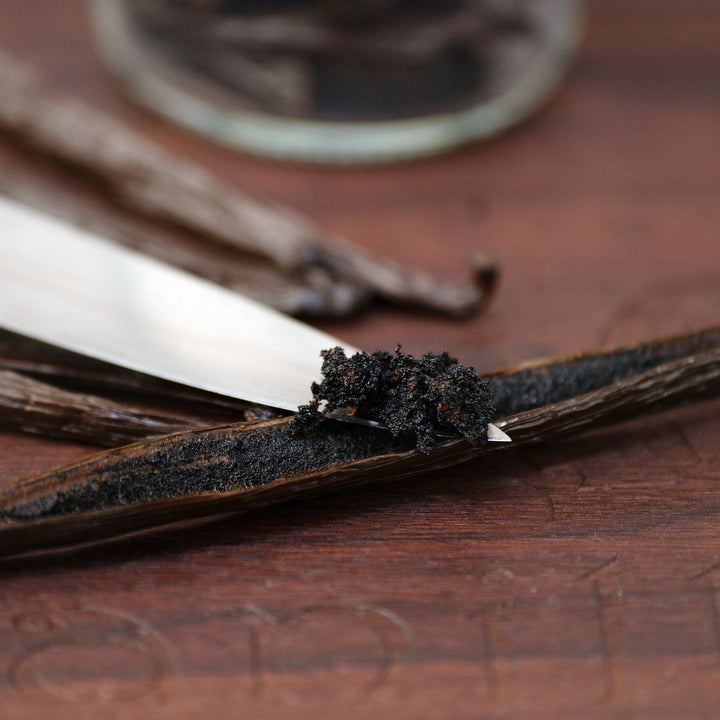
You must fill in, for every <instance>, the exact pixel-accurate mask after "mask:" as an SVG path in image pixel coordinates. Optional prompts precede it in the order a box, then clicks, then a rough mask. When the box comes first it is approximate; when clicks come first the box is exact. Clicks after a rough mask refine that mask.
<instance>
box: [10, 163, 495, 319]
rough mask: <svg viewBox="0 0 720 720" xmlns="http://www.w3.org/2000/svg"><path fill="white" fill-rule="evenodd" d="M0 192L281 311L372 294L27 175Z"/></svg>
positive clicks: (351, 308) (328, 307)
mask: <svg viewBox="0 0 720 720" xmlns="http://www.w3.org/2000/svg"><path fill="white" fill-rule="evenodd" d="M0 192H1V193H3V194H4V195H6V196H8V197H12V198H13V199H16V200H19V201H20V202H23V203H25V204H26V205H30V206H32V207H36V208H38V209H40V210H42V211H44V212H47V213H49V214H51V215H55V216H57V217H60V218H62V219H63V220H65V221H66V222H69V223H71V224H74V225H77V226H79V227H82V228H84V229H86V230H89V231H90V232H92V233H95V234H97V235H100V236H102V237H106V238H109V239H111V240H114V241H115V242H118V243H120V244H122V245H125V246H127V247H131V248H133V249H135V250H139V251H141V252H143V253H145V254H147V255H150V256H152V257H155V258H157V259H159V260H162V261H164V262H167V263H170V264H172V265H176V266H177V267H181V268H183V269H185V270H187V271H189V272H191V273H193V274H195V275H199V276H200V277H204V278H206V279H208V280H211V281H212V282H215V283H217V284H218V285H222V286H224V287H227V288H229V289H230V290H236V291H237V292H240V293H242V294H243V295H247V296H248V297H252V298H254V299H255V300H258V301H259V302H261V303H263V304H265V305H269V306H270V307H274V308H276V309H277V310H280V311H281V312H284V313H286V314H288V315H303V316H306V317H311V316H312V317H346V316H348V315H352V314H354V313H357V312H358V311H359V310H361V309H362V308H363V307H364V306H366V305H367V304H368V303H369V302H370V300H371V299H372V292H371V291H370V289H369V288H368V287H367V286H365V285H364V284H362V283H360V282H357V281H355V280H352V279H349V280H347V279H340V278H338V277H333V275H332V273H330V272H329V271H328V270H326V269H324V268H321V267H316V266H313V267H312V268H309V269H307V270H304V271H302V272H292V273H288V272H285V271H283V270H282V268H280V267H279V266H278V265H277V264H276V263H274V262H272V261H271V260H269V259H267V258H262V257H259V256H258V255H254V254H251V253H248V252H241V251H240V250H238V249H237V248H232V247H230V246H228V245H226V244H223V243H214V242H211V241H209V240H208V239H207V238H198V237H197V236H195V235H193V234H192V233H186V232H182V231H181V230H180V229H179V228H167V227H163V226H161V225H159V224H158V223H151V222H149V221H148V220H146V219H144V218H141V217H138V216H137V215H128V214H127V213H122V212H120V211H119V209H118V208H114V207H112V206H108V204H107V203H101V202H100V203H99V202H98V201H99V200H101V198H96V197H95V196H94V195H96V193H95V194H90V193H85V194H83V196H82V197H78V195H77V193H73V192H72V191H68V189H66V188H58V187H53V188H52V189H50V188H47V187H46V188H42V187H41V186H40V185H39V184H38V181H37V179H34V178H33V179H30V178H29V177H28V175H27V172H18V171H15V172H9V173H6V174H4V175H2V176H0ZM98 204H100V205H101V207H97V206H98ZM484 267H485V268H487V269H488V270H489V271H490V272H491V273H492V275H491V276H490V277H489V278H484V277H482V276H480V277H478V278H477V282H476V284H477V286H478V287H479V288H490V287H492V286H493V284H494V282H495V277H494V272H495V265H494V263H493V262H492V261H491V260H489V259H486V260H485V261H484Z"/></svg>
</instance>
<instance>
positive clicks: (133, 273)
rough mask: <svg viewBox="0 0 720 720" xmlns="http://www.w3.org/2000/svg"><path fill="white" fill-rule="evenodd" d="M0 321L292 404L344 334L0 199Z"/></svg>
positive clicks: (226, 389)
mask: <svg viewBox="0 0 720 720" xmlns="http://www.w3.org/2000/svg"><path fill="white" fill-rule="evenodd" d="M0 327H3V328H5V329H7V330H10V331H12V332H15V333H18V334H21V335H25V336H27V337H31V338H33V339H36V340H40V341H42V342H46V343H50V344H52V345H56V346H58V347H61V348H64V349H66V350H71V351H73V352H77V353H81V354H84V355H87V356H89V357H93V358H96V359H98V360H104V361H106V362H110V363H113V364H115V365H120V366H122V367H126V368H130V369H132V370H137V371H140V372H143V373H147V374H150V375H154V376H156V377H160V378H164V379H166V380H172V381H174V382H179V383H182V384H184V385H190V386H192V387H197V388H200V389H203V390H208V391H210V392H215V393H219V394H221V395H227V396H229V397H234V398H240V399H242V400H247V401H248V402H252V403H257V404H260V405H268V406H270V407H275V408H282V409H284V410H291V411H295V410H297V408H298V406H299V405H301V404H304V403H306V402H309V400H310V399H311V397H312V393H311V390H310V386H311V384H312V382H313V381H315V380H317V381H319V380H320V379H321V366H322V358H321V357H320V351H321V350H323V349H325V348H330V347H334V346H336V345H339V346H341V347H343V348H344V349H345V351H346V354H351V353H355V352H358V350H357V349H356V348H354V347H352V346H351V345H349V344H348V343H345V342H343V341H341V340H339V339H337V338H334V337H332V336H330V335H328V334H326V333H323V332H321V331H319V330H316V329H315V328H312V327H310V326H309V325H306V324H304V323H302V322H300V321H298V320H294V319H293V318H291V317H289V316H287V315H283V314H282V313H280V312H277V311H275V310H273V309H271V308H268V307H266V306H264V305H262V304H261V303H258V302H255V301H253V300H251V299H249V298H246V297H243V296H241V295H239V294H238V293H235V292H233V291H231V290H228V289H226V288H222V287H220V286H218V285H215V284H214V283H212V282H209V281H207V280H203V279H201V278H198V277H195V276H193V275H191V274H190V273H187V272H185V271H183V270H180V269H178V268H175V267H172V266H170V265H167V264H165V263H163V262H160V261H158V260H155V259H153V258H150V257H148V256H146V255H143V254H141V253H138V252H136V251H133V250H129V249H127V248H124V247H122V246H120V245H117V244H115V243H112V242H110V241H109V240H105V239H103V238H100V237H97V236H95V235H93V234H91V233H88V232H86V231H84V230H81V229H79V228H76V227H74V226H72V225H69V224H66V223H64V222H62V221H60V220H57V219H55V218H53V217H50V216H47V215H45V214H43V213H40V212H38V211H36V210H34V209H30V208H27V207H25V206H22V205H19V204H17V203H13V202H10V201H8V200H6V199H4V198H0Z"/></svg>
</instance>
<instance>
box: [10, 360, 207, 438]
mask: <svg viewBox="0 0 720 720" xmlns="http://www.w3.org/2000/svg"><path fill="white" fill-rule="evenodd" d="M216 422H217V418H216ZM211 423H212V419H211V418H208V417H207V416H206V417H202V416H193V415H191V414H189V413H183V412H181V411H180V410H178V409H175V410H170V411H166V410H162V409H158V408H153V407H148V406H142V405H138V404H133V403H129V402H117V401H113V400H107V399H105V398H101V397H98V396H95V395H88V394H85V393H77V392H68V391H66V390H61V389H59V388H56V387H53V386H52V385H48V384H47V383H43V382H39V381H38V380H33V379H31V378H29V377H26V376H23V375H21V374H19V373H16V372H12V371H10V370H0V428H3V429H5V430H14V431H24V432H29V433H32V434H39V435H46V436H48V437H55V438H61V439H64V440H74V441H80V442H94V443H97V444H101V445H104V446H105V447H114V446H116V445H121V444H124V443H129V442H132V441H133V440H138V439H141V438H147V437H151V436H153V435H165V434H167V433H171V432H176V431H178V430H182V429H187V428H196V427H203V426H207V425H208V424H211Z"/></svg>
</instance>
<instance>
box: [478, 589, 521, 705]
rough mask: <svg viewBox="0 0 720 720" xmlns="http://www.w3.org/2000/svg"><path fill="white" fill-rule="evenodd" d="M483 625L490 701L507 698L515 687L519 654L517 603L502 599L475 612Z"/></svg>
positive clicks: (481, 627)
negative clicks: (513, 686) (515, 672)
mask: <svg viewBox="0 0 720 720" xmlns="http://www.w3.org/2000/svg"><path fill="white" fill-rule="evenodd" d="M471 617H472V618H474V619H475V621H476V622H477V623H479V625H480V629H481V637H482V644H483V647H482V653H483V662H482V667H483V672H484V675H485V688H486V696H487V699H488V700H492V701H499V700H501V699H503V698H505V697H507V696H508V695H509V693H510V689H511V686H512V684H513V682H512V681H513V675H514V668H513V662H514V659H513V658H514V655H515V619H514V602H513V600H512V599H510V600H502V601H500V602H498V603H494V604H492V605H487V606H485V607H480V608H477V609H476V610H474V611H473V612H472V613H471Z"/></svg>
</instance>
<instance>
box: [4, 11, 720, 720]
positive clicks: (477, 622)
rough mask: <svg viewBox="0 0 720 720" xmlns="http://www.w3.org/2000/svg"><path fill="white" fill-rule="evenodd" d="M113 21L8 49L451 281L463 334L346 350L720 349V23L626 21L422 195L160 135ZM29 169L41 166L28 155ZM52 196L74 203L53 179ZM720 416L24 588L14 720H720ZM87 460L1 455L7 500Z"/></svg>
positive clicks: (387, 318)
mask: <svg viewBox="0 0 720 720" xmlns="http://www.w3.org/2000/svg"><path fill="white" fill-rule="evenodd" d="M85 10H86V8H85V5H84V4H83V3H81V2H79V1H76V0H72V1H71V0H65V1H64V2H62V3H51V2H48V0H24V2H23V3H13V2H2V3H0V45H1V46H2V47H4V48H5V49H7V50H10V51H12V52H13V53H15V55H16V56H18V57H20V58H22V59H26V60H30V61H32V62H34V63H36V64H37V65H39V66H41V67H42V68H44V70H46V71H47V74H48V76H49V77H50V78H51V79H52V81H53V84H54V85H55V86H56V87H57V88H58V89H61V90H66V91H69V92H73V93H76V94H77V95H78V96H81V97H83V98H86V99H88V100H90V101H92V102H94V103H97V104H100V105H102V106H103V107H105V109H108V110H111V111H113V112H115V113H117V114H118V115H119V116H120V117H122V118H123V119H124V120H126V121H127V122H129V123H130V124H132V125H133V126H134V127H136V128H137V129H139V130H142V131H143V132H145V133H147V135H149V136H151V137H153V138H154V139H156V140H157V141H159V142H161V143H162V144H163V145H165V146H166V147H168V148H170V149H171V150H172V151H174V152H175V153H177V155H179V156H181V157H185V158H189V159H193V160H196V161H199V162H201V163H203V164H204V165H207V166H208V167H210V168H212V169H214V170H215V171H216V172H217V173H218V174H219V175H221V176H223V177H225V178H227V179H229V180H231V181H233V182H235V183H237V184H238V185H239V186H240V187H242V188H244V189H246V190H248V191H250V192H253V193H256V194H259V195H264V196H267V197H270V198H273V199H276V200H278V201H281V202H283V203H286V204H289V205H291V206H294V207H296V208H298V209H300V210H302V211H303V212H305V213H306V214H308V215H309V216H311V217H313V218H314V219H315V220H317V221H319V222H320V223H322V224H323V225H324V226H325V227H326V228H328V229H329V230H331V231H333V232H337V233H340V234H343V235H345V236H347V237H349V238H350V239H352V240H353V241H355V242H356V243H358V244H361V245H364V246H366V247H368V248H372V249H375V250H380V251H382V252H384V253H385V254H387V255H390V256H393V257H396V258H398V259H400V260H403V261H405V262H412V263H414V264H415V265H417V266H419V267H423V268H427V269H431V270H433V271H435V272H438V273H440V274H442V275H444V276H446V277H462V276H464V274H465V273H466V272H468V271H467V269H466V268H467V266H468V258H469V256H470V255H471V254H472V253H473V252H475V251H481V252H484V253H488V254H490V255H492V256H494V257H496V258H497V259H498V260H499V262H500V263H501V265H502V268H503V276H502V282H501V287H500V291H499V293H498V295H497V298H496V301H495V302H494V304H493V305H492V307H490V308H489V310H488V311H487V312H486V313H484V314H483V315H481V316H478V317H476V318H473V319H471V320H468V321H464V322H449V321H446V320H443V319H440V318H436V317H424V316H419V315H410V316H409V315H407V314H404V313H402V312H401V311H395V310H391V309H388V308H384V307H377V308H374V309H373V310H372V311H371V312H370V313H368V314H366V315H363V316H362V317H360V318H358V319H356V320H354V321H352V322H348V323H326V324H325V325H324V327H325V328H326V329H328V330H330V331H331V332H333V333H335V334H338V335H342V336H343V337H344V338H346V339H347V340H348V341H350V342H351V343H354V344H356V345H359V346H361V347H364V348H366V349H368V350H371V349H374V348H375V347H385V348H392V347H394V346H395V344H396V343H398V342H400V343H402V345H403V348H404V349H406V350H407V351H409V352H412V353H417V352H425V351H428V350H439V349H447V350H449V351H450V352H451V353H452V354H453V355H455V356H456V357H458V358H460V359H461V360H462V361H463V362H465V363H468V364H471V365H474V366H475V367H476V368H478V369H480V370H489V369H494V368H497V367H499V366H503V365H506V364H509V363H512V362H515V361H519V360H522V359H525V358H529V357H534V356H538V355H548V354H558V353H566V352H571V351H579V350H584V349H590V348H593V347H595V346H599V345H607V344H616V343H621V342H625V341H635V340H640V339H643V338H646V337H651V336H656V335H661V334H666V333H671V332H674V331H682V330H690V329H694V328H698V327H701V326H703V325H705V324H711V323H717V322H718V320H720V310H719V309H718V308H720V239H719V228H720V8H719V7H718V3H717V1H716V0H688V1H687V2H683V3H658V2H654V1H653V0H634V2H631V3H628V2H624V0H596V1H595V2H591V3H590V25H589V32H588V37H587V40H586V43H585V46H584V49H583V52H582V55H581V57H580V59H579V62H578V64H577V66H576V67H575V69H574V71H573V73H572V75H571V77H570V79H569V81H568V83H567V84H566V86H565V87H564V89H563V91H562V92H561V93H560V95H559V96H558V97H557V99H556V100H555V101H554V102H553V103H552V104H551V105H550V106H549V107H548V108H547V109H546V110H545V111H544V112H542V113H541V114H540V115H538V116H537V117H536V118H534V119H533V120H532V121H531V122H529V123H527V124H526V125H524V126H523V127H522V128H520V129H517V130H515V131H513V132H511V133H509V134H507V135H506V136H504V137H502V138H501V139H499V140H497V141H495V142H492V143H490V144H487V145H483V146H476V147H472V148H469V149H465V150H463V151H461V152H456V153H454V154H452V155H449V156H446V157H442V158H437V159H433V160H427V161H423V162H418V163H414V164H410V165H403V166H399V167H382V168H372V169H362V170H342V169H327V168H316V167H301V166H284V165H280V164H276V163H272V162H266V161H262V160H258V159H252V158H249V157H243V156H240V155H233V154H231V153H227V152H225V151H223V150H222V149H219V148H217V147H213V146H211V145H209V144H207V143H205V142H204V141H202V140H200V139H198V138H195V137H191V136H189V135H187V134H185V133H184V132H182V131H181V130H179V129H174V128H171V127H169V126H168V125H166V124H165V123H163V122H160V121H158V120H157V119H155V118H154V117H152V116H150V115H148V114H146V113H144V112H143V111H141V110H139V109H137V108H136V107H134V106H133V105H131V104H130V103H129V102H128V101H127V100H126V99H125V98H124V96H123V95H122V93H121V91H120V89H119V87H118V86H117V84H116V83H115V81H114V80H113V78H111V77H110V76H109V74H108V73H107V72H106V71H105V70H104V69H103V68H102V66H101V65H100V63H99V62H98V60H97V58H96V56H95V55H94V53H93V49H92V45H91V41H90V32H89V29H88V24H87V20H86V15H85ZM0 161H2V162H4V163H7V165H6V167H8V166H10V165H13V166H14V167H20V166H21V165H22V164H23V163H25V162H28V163H29V162H31V161H30V159H26V158H24V157H22V156H19V155H17V154H16V153H15V152H14V150H13V148H12V147H11V145H10V143H9V141H8V140H7V139H3V140H2V144H0ZM47 172H48V173H49V174H51V172H50V171H49V170H48V171H47ZM719 411H720V403H718V402H717V401H708V402H704V403H700V404H697V405H695V406H692V407H687V408H684V409H681V410H678V411H676V412H673V413H669V414H664V415H661V416H657V417H653V418H650V419H647V420H644V421H638V422H633V423H629V424H625V425H623V426H621V427H615V428H612V429H608V430H605V431H602V432H595V433H593V434H591V435H588V436H585V437H581V438H578V439H574V440H569V441H566V442H563V443H558V444H556V445H554V446H552V447H537V448H534V449H531V450H527V451H524V452H518V453H516V454H508V455H503V456H502V458H500V459H497V460H496V459H493V460H491V461H485V462H482V463H477V464H473V465H467V466H463V467H460V468H457V469H453V470H449V471H445V472H436V473H433V474H430V475H427V476H425V477H421V478H418V479H415V480H412V481H405V482H399V483H397V484H394V485H393V484H389V485H385V486H383V487H381V488H378V489H372V488H370V489H362V490H357V491H355V492H349V493H346V494H338V495H335V496H330V497H325V498H321V499H316V500H312V501H305V502H297V503H293V504H288V505H284V506H278V507H273V508H269V509H266V510H264V511H262V512H256V513H254V514H252V515H248V516H242V517H238V518H234V517H233V518H229V519H225V520H223V521H221V522H216V523H213V524H211V525H208V526H205V527H202V528H200V529H197V528H195V529H192V530H187V529H185V530H182V529H181V530H176V531H172V532H165V533H162V534H160V535H156V536H154V537H152V538H151V539H145V540H143V541H142V542H137V541H136V542H130V543H126V544H123V545H119V546H115V547H112V548H106V549H103V550H96V551H88V552H84V553H82V554H80V555H77V554H76V555H72V556H60V557H55V558H51V559H45V560H42V561H34V562H32V563H27V562H25V563H14V564H10V565H4V566H3V567H2V569H1V570H0V573H1V579H0V717H1V718H2V719H3V720H20V719H23V720H24V719H25V718H28V719H30V718H32V719H33V720H42V719H45V718H48V719H50V718H52V719H53V720H58V719H64V718H68V719H69V718H73V720H77V719H83V718H93V719H96V718H123V720H134V719H135V718H137V719H142V720H146V719H147V718H172V719H173V720H180V719H185V718H197V717H208V716H214V717H217V718H245V717H247V718H253V719H260V718H267V719H274V718H281V717H283V718H284V717H293V718H298V719H299V718H316V717H337V718H398V719H399V718H426V717H428V718H429V717H432V718H454V719H459V718H478V717H488V718H495V717H497V718H500V717H503V718H505V717H521V718H543V719H544V718H581V717H582V718H600V717H603V718H604V717H622V718H653V719H654V720H657V719H658V718H678V717H682V718H701V717H702V718H710V717H717V714H718V712H719V711H718V709H717V708H718V702H719V701H720V517H719V516H718V513H719V512H720V483H719V481H720V465H719V462H720V417H719V415H720V413H719ZM87 452H88V448H86V447H83V446H79V445H71V444H68V443H59V442H51V441H47V440H43V439H38V438H32V437H27V436H21V435H14V434H3V435H0V458H2V460H1V462H0V465H1V467H0V482H2V481H7V480H9V479H10V478H12V477H14V476H17V475H20V474H26V473H29V472H32V471H36V470H41V469H44V468H48V467H50V466H52V465H55V464H58V463H61V462H66V461H70V460H72V459H76V458H79V457H81V456H83V455H84V454H86V453H87Z"/></svg>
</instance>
